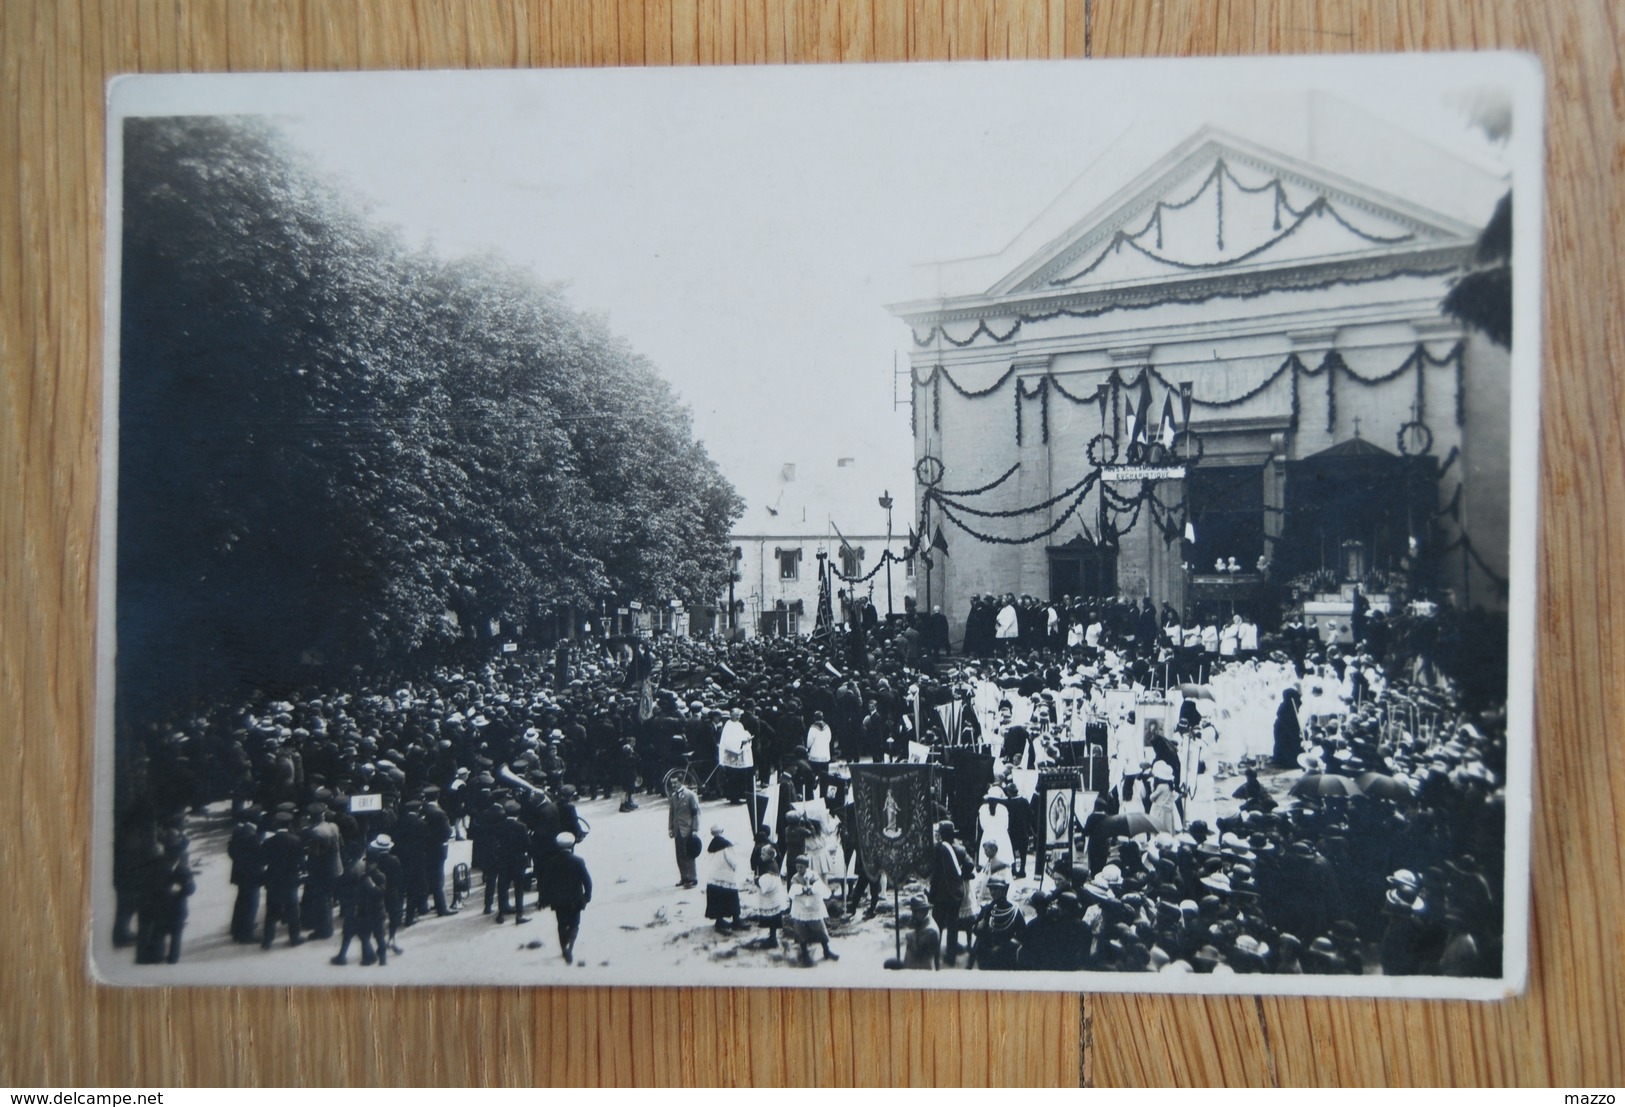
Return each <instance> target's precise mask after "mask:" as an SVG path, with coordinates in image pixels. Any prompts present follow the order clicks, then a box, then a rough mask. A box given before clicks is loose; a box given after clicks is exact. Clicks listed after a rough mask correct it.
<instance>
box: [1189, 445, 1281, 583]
mask: <svg viewBox="0 0 1625 1107" xmlns="http://www.w3.org/2000/svg"><path fill="white" fill-rule="evenodd" d="M1188 479H1189V485H1188V487H1187V492H1188V496H1189V501H1188V502H1189V504H1190V519H1191V523H1192V525H1193V526H1194V527H1195V529H1196V543H1195V545H1194V546H1193V547H1192V548H1191V550H1190V551H1189V553H1190V558H1191V564H1192V565H1194V566H1195V570H1196V572H1198V573H1211V572H1214V571H1215V569H1214V566H1215V565H1216V564H1217V563H1218V562H1220V561H1223V562H1224V563H1225V564H1226V565H1228V564H1229V562H1230V560H1231V559H1232V558H1234V559H1235V561H1236V564H1237V565H1239V566H1241V568H1242V570H1243V571H1245V572H1253V571H1254V567H1255V566H1256V565H1257V563H1258V558H1259V555H1260V554H1262V553H1263V552H1264V479H1263V476H1262V474H1261V473H1260V472H1259V470H1258V469H1257V468H1255V467H1253V466H1234V467H1224V466H1201V467H1199V468H1196V469H1194V470H1192V472H1191V475H1190V477H1189V478H1188Z"/></svg>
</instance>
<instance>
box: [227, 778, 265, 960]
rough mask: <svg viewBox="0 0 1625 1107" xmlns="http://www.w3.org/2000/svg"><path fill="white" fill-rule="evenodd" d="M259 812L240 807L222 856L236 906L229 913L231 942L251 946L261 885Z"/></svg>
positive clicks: (262, 880)
mask: <svg viewBox="0 0 1625 1107" xmlns="http://www.w3.org/2000/svg"><path fill="white" fill-rule="evenodd" d="M258 818H259V811H258V809H256V808H254V807H244V808H243V809H242V810H241V811H240V812H238V814H237V825H236V827H235V828H233V830H232V832H231V843H230V844H229V845H228V846H226V855H227V856H228V857H230V858H231V882H232V883H233V884H235V885H237V902H236V903H235V905H234V906H233V907H232V911H231V940H232V941H234V942H244V943H252V942H254V941H255V940H256V939H255V935H254V922H255V920H256V919H258V918H259V913H260V885H261V884H262V883H264V881H265V863H264V862H263V861H261V860H260V828H259V825H258V822H257V820H258Z"/></svg>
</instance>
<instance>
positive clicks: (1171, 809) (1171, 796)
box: [1150, 761, 1179, 834]
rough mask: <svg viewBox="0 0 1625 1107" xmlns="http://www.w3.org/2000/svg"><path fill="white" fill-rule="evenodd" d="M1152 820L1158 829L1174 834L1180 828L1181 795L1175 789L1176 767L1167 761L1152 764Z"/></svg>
mask: <svg viewBox="0 0 1625 1107" xmlns="http://www.w3.org/2000/svg"><path fill="white" fill-rule="evenodd" d="M1150 815H1151V821H1152V822H1153V823H1155V824H1156V826H1157V830H1158V831H1160V832H1162V833H1166V834H1173V833H1175V832H1177V831H1178V830H1179V796H1178V794H1177V793H1175V791H1174V767H1173V766H1172V765H1170V764H1168V762H1166V761H1158V762H1157V763H1156V764H1154V765H1152V766H1151V811H1150Z"/></svg>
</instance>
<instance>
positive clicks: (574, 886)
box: [536, 832, 592, 965]
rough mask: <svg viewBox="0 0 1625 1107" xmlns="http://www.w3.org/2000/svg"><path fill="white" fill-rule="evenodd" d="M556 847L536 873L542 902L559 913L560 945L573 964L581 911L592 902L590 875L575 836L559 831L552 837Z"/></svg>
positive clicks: (565, 959)
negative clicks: (554, 837) (580, 855)
mask: <svg viewBox="0 0 1625 1107" xmlns="http://www.w3.org/2000/svg"><path fill="white" fill-rule="evenodd" d="M554 844H555V847H556V848H555V850H554V852H553V855H552V856H551V857H549V858H548V859H547V864H546V866H545V867H544V868H543V869H542V871H541V872H540V873H538V874H537V877H536V885H537V891H538V892H539V893H540V896H541V902H542V906H544V907H551V908H552V909H553V914H554V915H556V916H557V917H558V923H559V946H560V948H561V949H562V950H563V953H564V962H565V964H567V965H573V964H575V948H576V935H577V934H579V933H580V932H581V912H582V911H584V910H585V909H586V907H587V904H589V903H591V902H592V877H591V875H589V874H588V872H587V863H586V862H585V861H583V860H582V859H581V858H580V857H578V856H576V852H575V844H576V836H575V835H574V834H570V833H568V832H562V833H560V834H559V836H558V837H557V838H556V839H555V840H554Z"/></svg>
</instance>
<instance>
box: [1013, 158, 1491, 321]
mask: <svg viewBox="0 0 1625 1107" xmlns="http://www.w3.org/2000/svg"><path fill="white" fill-rule="evenodd" d="M1475 234H1476V231H1475V229H1474V228H1472V227H1470V226H1468V225H1466V224H1464V223H1461V222H1460V221H1458V220H1456V219H1453V218H1451V217H1449V216H1445V215H1442V214H1439V213H1437V212H1432V211H1428V210H1426V209H1423V208H1421V207H1419V206H1417V205H1416V204H1413V203H1411V202H1409V201H1407V200H1405V199H1403V198H1401V197H1398V196H1394V195H1391V194H1388V193H1384V192H1382V191H1379V190H1377V189H1374V188H1370V187H1367V186H1364V185H1362V184H1361V183H1359V182H1357V181H1353V180H1349V179H1347V178H1344V177H1341V176H1338V175H1336V174H1332V173H1329V172H1327V171H1325V170H1323V169H1321V168H1319V167H1316V166H1313V165H1309V164H1307V163H1305V162H1302V161H1299V160H1298V159H1296V158H1292V157H1288V156H1286V155H1284V154H1279V153H1276V152H1273V151H1270V150H1268V149H1265V148H1263V147H1261V146H1258V145H1256V144H1254V143H1251V142H1248V141H1246V140H1243V139H1239V138H1235V137H1234V136H1228V135H1224V134H1222V133H1219V132H1216V131H1213V130H1207V129H1205V130H1203V131H1201V132H1198V134H1197V135H1195V136H1193V137H1192V138H1191V139H1190V140H1188V141H1186V142H1185V143H1182V144H1181V145H1180V146H1179V147H1178V148H1176V149H1175V150H1174V151H1172V152H1171V153H1170V154H1169V155H1168V156H1166V157H1165V158H1163V159H1162V160H1161V161H1160V162H1159V163H1157V164H1156V165H1154V166H1152V167H1150V168H1149V169H1148V170H1146V172H1144V173H1142V174H1141V175H1140V176H1139V177H1138V178H1136V179H1135V180H1134V181H1133V182H1131V183H1130V184H1129V185H1128V186H1127V187H1125V188H1124V189H1122V190H1120V191H1119V192H1118V193H1117V194H1116V195H1114V196H1113V197H1111V198H1110V199H1109V200H1107V201H1106V202H1105V203H1103V204H1101V205H1100V206H1099V207H1097V208H1096V209H1094V210H1093V211H1091V212H1089V213H1087V214H1086V215H1085V216H1084V217H1083V218H1082V219H1080V220H1079V221H1077V222H1076V223H1074V224H1073V225H1072V226H1071V227H1070V228H1069V229H1068V230H1067V231H1065V232H1064V233H1062V234H1061V235H1059V236H1058V237H1056V238H1054V239H1052V240H1051V241H1050V242H1049V243H1048V244H1046V245H1045V246H1044V247H1042V248H1041V249H1040V250H1038V251H1037V252H1036V253H1035V254H1033V255H1032V256H1031V257H1029V258H1028V259H1027V260H1026V261H1025V262H1023V263H1022V264H1021V265H1019V266H1017V267H1016V268H1015V269H1014V270H1012V271H1010V272H1009V273H1008V274H1007V275H1006V276H1005V278H1004V279H1002V280H1000V281H999V282H998V283H997V284H996V285H994V287H993V288H991V289H990V290H989V293H990V294H991V295H995V296H1005V295H1023V294H1044V293H1056V292H1062V291H1068V290H1077V291H1083V290H1087V289H1090V288H1096V287H1111V286H1120V285H1123V284H1136V283H1141V282H1148V281H1156V280H1162V279H1169V278H1177V277H1190V276H1199V275H1217V274H1222V273H1225V272H1228V271H1235V272H1241V271H1256V270H1258V269H1268V268H1271V267H1275V266H1281V267H1289V266H1297V265H1303V264H1310V263H1325V262H1335V261H1336V260H1338V259H1340V258H1349V259H1351V260H1352V259H1355V258H1368V257H1370V256H1371V255H1372V254H1373V253H1382V252H1387V251H1399V250H1408V249H1412V248H1426V247H1436V246H1442V245H1451V244H1460V243H1469V242H1471V241H1472V240H1473V238H1474V235H1475Z"/></svg>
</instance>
